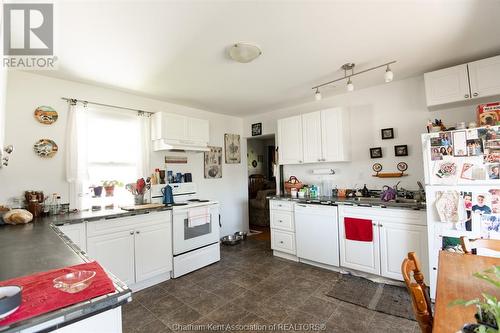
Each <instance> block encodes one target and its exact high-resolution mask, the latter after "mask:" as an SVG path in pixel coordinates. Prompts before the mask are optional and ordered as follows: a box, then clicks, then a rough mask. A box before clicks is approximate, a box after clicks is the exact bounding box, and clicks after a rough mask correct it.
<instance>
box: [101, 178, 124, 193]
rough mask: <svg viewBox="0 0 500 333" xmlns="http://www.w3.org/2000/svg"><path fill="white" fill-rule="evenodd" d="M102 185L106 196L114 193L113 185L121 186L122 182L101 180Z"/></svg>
mask: <svg viewBox="0 0 500 333" xmlns="http://www.w3.org/2000/svg"><path fill="white" fill-rule="evenodd" d="M102 186H103V187H104V190H105V191H106V196H107V197H112V196H113V195H114V194H115V186H123V183H122V182H119V181H118V180H103V181H102Z"/></svg>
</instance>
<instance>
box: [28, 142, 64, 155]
mask: <svg viewBox="0 0 500 333" xmlns="http://www.w3.org/2000/svg"><path fill="white" fill-rule="evenodd" d="M58 149H59V148H58V147H57V144H56V143H55V142H54V141H53V140H50V139H40V140H38V141H37V142H36V143H35V144H34V145H33V150H34V151H35V153H36V154H37V155H38V156H40V157H53V156H54V155H55V154H56V153H57V150H58Z"/></svg>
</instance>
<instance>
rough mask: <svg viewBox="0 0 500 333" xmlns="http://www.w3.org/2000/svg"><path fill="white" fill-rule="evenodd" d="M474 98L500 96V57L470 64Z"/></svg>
mask: <svg viewBox="0 0 500 333" xmlns="http://www.w3.org/2000/svg"><path fill="white" fill-rule="evenodd" d="M468 66H469V78H470V90H471V94H472V97H473V98H476V97H477V98H479V97H488V96H494V95H500V56H496V57H493V58H488V59H483V60H479V61H474V62H471V63H469V64H468Z"/></svg>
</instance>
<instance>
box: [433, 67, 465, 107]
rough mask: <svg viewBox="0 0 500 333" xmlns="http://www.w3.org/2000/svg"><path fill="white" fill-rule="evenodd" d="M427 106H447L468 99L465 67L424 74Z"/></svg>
mask: <svg viewBox="0 0 500 333" xmlns="http://www.w3.org/2000/svg"><path fill="white" fill-rule="evenodd" d="M424 79H425V94H426V97H427V106H436V105H441V104H449V103H455V102H460V101H465V100H468V99H470V95H471V94H470V90H469V76H468V73H467V65H466V64H464V65H458V66H454V67H450V68H445V69H440V70H437V71H434V72H430V73H425V74H424Z"/></svg>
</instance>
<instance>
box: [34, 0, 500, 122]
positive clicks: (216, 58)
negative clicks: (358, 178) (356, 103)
mask: <svg viewBox="0 0 500 333" xmlns="http://www.w3.org/2000/svg"><path fill="white" fill-rule="evenodd" d="M55 11H56V12H55V26H56V55H57V56H58V58H59V70H58V71H39V72H38V74H41V75H50V76H55V77H59V78H63V79H69V80H76V81H80V82H86V83H93V84H97V85H102V86H106V87H113V88H117V89H120V90H125V91H129V92H133V93H136V94H139V95H143V96H148V97H153V98H156V99H161V100H165V101H170V102H174V103H179V104H183V105H187V106H192V107H197V108H201V109H205V110H210V111H213V112H218V113H225V114H231V115H236V116H245V115H250V114H255V113H259V112H265V111H269V110H272V109H276V108H281V107H285V106H288V105H293V104H298V103H304V102H307V101H311V100H313V99H314V97H313V91H312V90H311V87H312V86H313V85H316V84H319V83H323V82H325V81H329V80H331V79H334V78H337V77H340V76H341V75H343V72H341V71H340V70H339V67H340V66H341V65H342V64H344V63H346V62H354V63H356V64H357V66H356V69H357V70H362V69H365V68H368V67H371V66H374V65H379V64H381V63H384V62H388V61H391V60H397V63H396V64H395V65H394V66H393V67H392V68H393V71H394V74H395V80H398V79H402V78H406V77H410V76H415V75H419V74H422V73H424V72H426V71H430V70H434V69H439V68H443V67H447V66H450V65H455V64H460V63H463V62H466V61H469V60H476V59H481V58H484V57H487V56H492V55H496V54H500V39H499V38H498V36H500V25H499V24H498V13H499V12H500V1H497V0H464V1H461V0H449V1H444V0H413V1H406V0H399V1H396V0H393V1H377V0H364V1H306V0H303V1H278V0H275V1H208V0H207V1H194V0H184V1H175V2H174V1H138V0H136V1H127V2H125V1H90V2H89V1H79V2H68V1H64V2H59V3H56V6H55ZM237 41H250V42H254V43H256V44H258V45H259V46H260V47H261V48H262V50H263V55H262V56H261V57H260V58H257V59H256V60H255V61H254V62H251V63H248V64H241V63H237V62H234V61H231V60H230V59H228V57H227V55H226V48H227V47H228V46H229V45H230V44H231V43H233V42H237ZM383 73H384V69H379V70H378V71H376V72H375V73H368V74H366V75H361V76H358V77H355V78H353V82H354V84H355V86H356V89H359V88H362V87H368V86H373V85H377V84H383ZM344 92H345V83H344V82H339V83H338V85H337V87H334V88H332V87H330V88H326V89H325V90H324V94H325V95H330V94H339V93H344Z"/></svg>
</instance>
